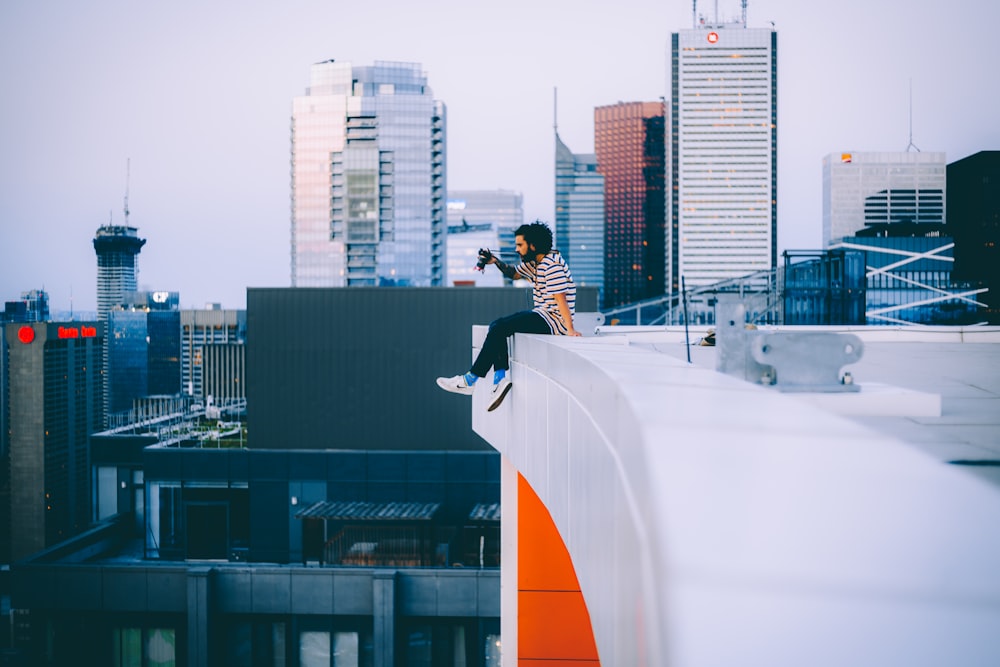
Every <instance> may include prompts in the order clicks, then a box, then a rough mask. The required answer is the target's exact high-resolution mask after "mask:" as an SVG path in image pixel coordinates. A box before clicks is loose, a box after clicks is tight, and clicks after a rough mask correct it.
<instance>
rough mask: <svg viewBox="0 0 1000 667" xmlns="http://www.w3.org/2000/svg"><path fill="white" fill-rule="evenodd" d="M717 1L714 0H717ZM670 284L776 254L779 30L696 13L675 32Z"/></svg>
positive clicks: (762, 263) (734, 271) (742, 267)
mask: <svg viewBox="0 0 1000 667" xmlns="http://www.w3.org/2000/svg"><path fill="white" fill-rule="evenodd" d="M716 7H718V4H716ZM669 71H670V81H669V98H668V105H667V110H666V112H667V125H668V127H669V132H670V137H669V140H668V142H667V198H666V199H667V211H668V218H669V221H670V223H669V225H668V226H667V255H666V265H667V276H668V289H669V290H670V291H671V292H675V291H677V290H678V289H679V288H680V282H681V276H684V278H685V282H686V283H687V285H689V286H698V285H710V284H712V283H715V282H719V281H721V280H726V279H730V278H738V277H741V276H745V275H748V274H751V273H755V272H757V271H762V270H769V269H773V268H775V267H776V265H777V255H778V239H777V237H778V234H777V231H778V215H777V190H778V185H777V184H778V177H777V174H778V171H777V163H778V160H777V155H778V152H777V151H778V141H777V137H778V129H777V100H778V98H777V92H778V36H777V33H776V32H774V31H773V30H770V29H748V28H747V25H746V12H745V3H744V12H743V14H742V16H741V17H740V18H737V19H730V20H720V19H719V17H718V16H716V17H715V19H714V20H713V21H708V20H706V19H705V18H703V17H696V18H695V27H694V28H693V29H691V30H681V31H679V32H676V33H674V34H673V35H672V37H671V48H670V63H669Z"/></svg>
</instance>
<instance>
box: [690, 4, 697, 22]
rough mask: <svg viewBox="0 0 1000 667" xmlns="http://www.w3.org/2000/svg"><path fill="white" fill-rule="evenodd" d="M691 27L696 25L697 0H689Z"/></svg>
mask: <svg viewBox="0 0 1000 667" xmlns="http://www.w3.org/2000/svg"><path fill="white" fill-rule="evenodd" d="M691 27H692V28H697V27H698V0H691Z"/></svg>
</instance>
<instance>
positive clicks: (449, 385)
mask: <svg viewBox="0 0 1000 667" xmlns="http://www.w3.org/2000/svg"><path fill="white" fill-rule="evenodd" d="M437 384H438V386H439V387H441V388H442V389H444V390H445V391H450V392H452V393H453V394H465V395H466V396H472V392H473V391H475V390H476V387H475V385H471V384H469V383H468V382H466V381H465V376H464V375H456V376H455V377H451V378H438V379H437Z"/></svg>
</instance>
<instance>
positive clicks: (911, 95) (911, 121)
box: [906, 78, 920, 153]
mask: <svg viewBox="0 0 1000 667" xmlns="http://www.w3.org/2000/svg"><path fill="white" fill-rule="evenodd" d="M911 148H912V149H913V150H915V151H916V152H918V153H919V152H920V149H919V148H917V145H916V144H914V143H913V79H912V78H911V79H910V143H909V145H908V146H907V147H906V152H907V153H909V152H910V149H911Z"/></svg>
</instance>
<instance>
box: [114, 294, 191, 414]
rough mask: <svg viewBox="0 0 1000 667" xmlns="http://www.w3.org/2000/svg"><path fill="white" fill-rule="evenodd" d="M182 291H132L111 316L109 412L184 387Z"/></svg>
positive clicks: (174, 391)
mask: <svg viewBox="0 0 1000 667" xmlns="http://www.w3.org/2000/svg"><path fill="white" fill-rule="evenodd" d="M179 303H180V295H179V294H178V293H177V292H166V291H157V292H130V293H128V294H127V295H126V296H125V300H124V302H123V303H122V304H121V305H122V307H121V308H116V309H114V310H111V311H110V312H109V313H108V315H107V331H108V341H107V357H108V368H107V375H108V395H107V400H108V405H107V411H108V413H109V414H110V413H120V412H125V411H129V410H131V409H132V408H133V407H134V402H135V400H136V399H139V398H144V397H147V396H174V395H177V394H179V393H180V391H181V322H180V311H179Z"/></svg>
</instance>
